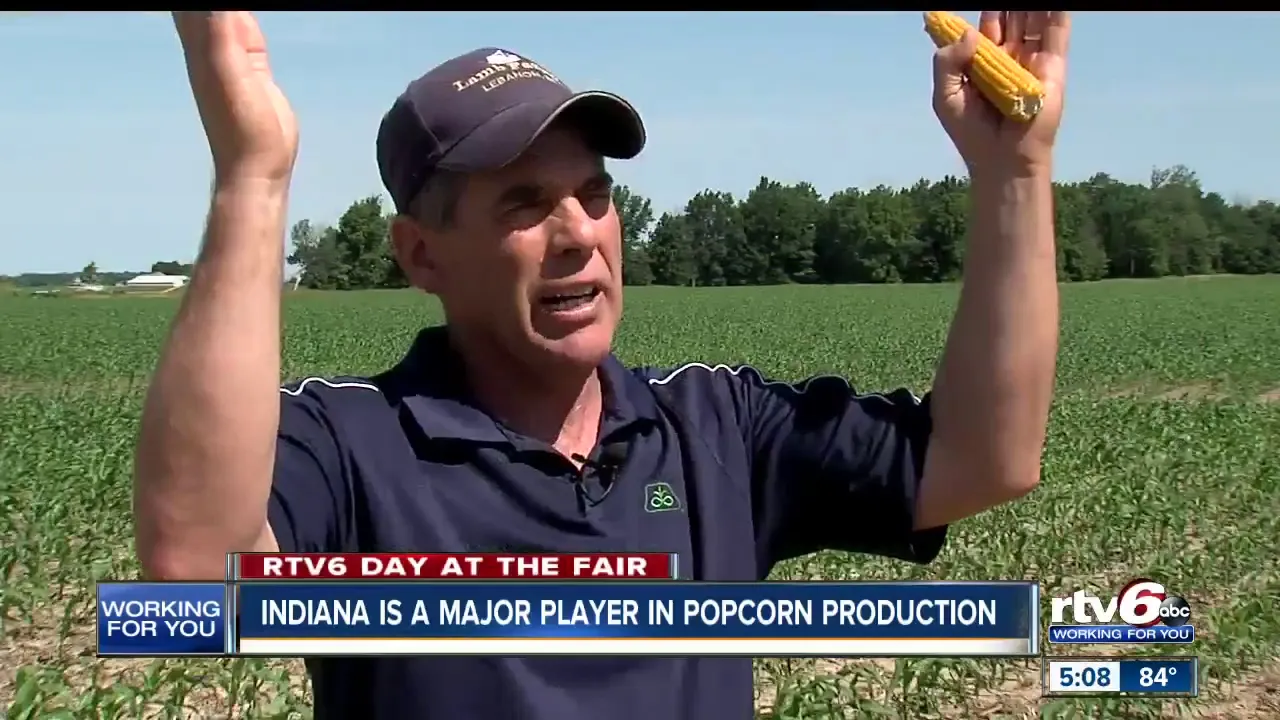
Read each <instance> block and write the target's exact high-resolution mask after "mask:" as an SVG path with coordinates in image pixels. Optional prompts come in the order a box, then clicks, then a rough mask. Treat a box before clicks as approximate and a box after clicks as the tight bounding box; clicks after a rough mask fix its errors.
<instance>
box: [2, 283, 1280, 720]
mask: <svg viewBox="0 0 1280 720" xmlns="http://www.w3.org/2000/svg"><path fill="white" fill-rule="evenodd" d="M955 296H956V288H955V287H954V286H878V287H841V288H830V287H781V288H742V289H709V290H684V289H664V288H652V289H651V288H641V289H634V290H631V291H629V295H628V307H627V319H626V321H625V322H624V323H623V328H622V331H621V334H620V337H619V339H618V351H619V354H620V355H621V356H622V357H623V359H624V360H626V361H629V362H635V363H646V364H659V365H661V364H674V363H679V362H682V361H688V360H705V361H724V362H750V363H753V364H755V365H757V366H759V367H761V368H762V369H764V370H766V371H767V372H769V373H772V374H773V375H775V376H778V377H782V378H799V377H801V376H804V375H809V374H814V373H831V372H835V373H841V374H844V375H847V376H849V377H850V378H852V379H853V380H854V381H855V383H856V384H857V385H859V386H860V388H861V389H886V388H889V387H891V386H895V385H901V384H905V385H909V386H911V387H913V388H915V389H917V390H919V389H923V388H925V387H927V385H928V383H929V379H930V376H931V374H932V370H933V367H934V363H935V362H936V360H937V358H938V355H939V352H940V350H941V347H942V340H943V335H944V332H945V330H946V326H947V323H948V321H949V319H950V313H951V308H952V307H953V304H954V301H955ZM176 306H177V304H176V302H175V300H174V299H172V298H119V299H108V300H102V301H82V300H76V299H71V298H61V299H35V298H18V297H14V298H4V299H0V347H3V351H2V352H0V504H3V507H2V508H0V607H2V608H3V615H2V616H0V621H2V622H3V623H4V625H3V632H2V636H3V644H2V645H0V658H3V660H2V661H0V699H3V701H4V703H5V704H6V705H7V707H8V709H9V717H10V718H36V717H47V718H55V717H57V718H116V717H173V718H177V717H223V718H226V717H253V718H275V717H279V718H286V717H306V716H308V710H307V703H308V696H307V689H306V679H305V676H304V674H303V673H302V672H301V671H300V666H298V665H297V664H296V663H284V662H256V661H253V662H251V661H235V662H178V661H155V662H150V661H112V662H97V661H95V660H94V659H93V657H92V645H93V641H92V636H91V631H92V629H93V628H92V621H91V613H92V610H93V581H94V580H95V579H98V578H121V579H123V578H132V577H135V575H136V567H137V565H136V563H135V561H134V559H133V557H132V539H131V538H132V532H131V519H130V498H129V492H130V490H129V488H130V464H131V453H132V443H133V439H134V432H135V427H136V424H137V418H138V412H139V405H140V398H141V394H142V388H143V385H144V382H145V379H146V377H147V374H148V373H149V371H150V369H151V368H152V366H153V364H154V362H155V358H156V353H157V350H158V348H159V345H160V342H161V340H162V338H163V337H164V333H165V327H166V323H167V321H168V319H169V318H170V317H171V315H172V313H173V312H174V310H175V308H176ZM438 319H439V311H438V308H437V307H436V305H435V304H434V303H433V302H431V301H429V300H427V299H425V298H423V297H422V296H420V295H418V294H414V293H410V292H404V291H385V292H382V291H371V292H359V293H346V294H344V293H331V294H326V293H307V292H302V293H296V294H291V295H290V296H289V298H288V301H287V311H286V326H285V334H286V343H285V362H284V372H285V374H286V375H287V376H290V377H293V376H299V375H303V374H324V373H362V372H372V371H377V370H380V369H383V368H384V367H386V366H387V365H389V364H391V363H392V362H394V361H396V360H397V359H398V357H399V355H400V353H401V352H402V351H403V350H404V349H405V347H406V346H407V344H408V342H409V341H410V339H411V338H412V336H413V334H414V332H415V331H416V330H417V329H418V328H420V327H421V326H422V325H424V324H428V323H432V322H435V321H437V320H438ZM1277 400H1280V279H1278V278H1275V277H1254V278H1212V279H1198V278H1186V279H1171V280H1158V281H1114V282H1104V283H1090V284H1075V285H1070V286H1064V288H1063V331H1062V353H1061V360H1060V363H1059V395H1058V400H1057V403H1056V405H1055V410H1054V416H1053V420H1052V423H1051V426H1050V427H1051V438H1050V441H1049V445H1048V448H1047V451H1046V454H1045V459H1044V480H1043V483H1042V485H1041V487H1040V489H1039V490H1037V491H1036V492H1035V493H1034V494H1033V495H1032V496H1030V497H1029V498H1028V499H1026V500H1023V501H1022V502H1019V503H1017V504H1016V505H1014V506H1012V507H1009V508H1005V509H1001V510H997V511H994V512H991V513H988V514H986V515H984V516H982V517H980V518H976V519H973V520H970V521H966V522H963V523H961V524H959V525H958V526H956V527H955V528H954V530H953V534H952V536H951V541H950V544H949V545H948V547H947V548H946V549H945V550H944V551H943V554H942V555H941V557H940V558H939V559H938V560H937V561H936V562H935V563H934V564H933V565H931V566H929V567H925V568H919V567H914V566H909V565H906V564H903V563H897V562H890V561H885V560H880V559H875V558H867V557H862V556H848V555H837V554H824V555H819V556H814V557H811V558H807V559H804V560H802V561H798V562H794V563H791V564H789V565H788V566H787V567H785V568H783V569H781V570H780V571H779V572H778V573H777V575H778V576H779V577H789V578H878V579H898V578H901V579H927V578H945V579H993V578H1012V579H1020V578H1032V579H1038V580H1040V581H1041V582H1042V583H1043V584H1044V590H1045V594H1046V595H1054V594H1058V593H1059V592H1064V591H1065V592H1070V591H1072V590H1077V589H1081V588H1089V589H1093V590H1094V591H1096V592H1098V593H1100V594H1107V595H1109V594H1110V593H1111V592H1113V591H1115V590H1116V589H1118V587H1119V585H1120V584H1121V583H1122V582H1123V581H1124V580H1126V579H1128V578H1130V577H1133V576H1135V575H1149V576H1151V577H1154V578H1157V579H1159V580H1162V581H1164V582H1165V584H1166V585H1167V586H1169V587H1170V588H1171V589H1172V590H1174V591H1177V592H1180V593H1181V594H1182V595H1183V596H1184V597H1186V598H1187V599H1188V601H1189V602H1190V603H1191V606H1192V608H1193V613H1194V615H1193V618H1192V622H1193V624H1194V625H1196V627H1197V630H1198V632H1199V637H1200V638H1201V640H1200V642H1199V643H1198V645H1197V646H1196V647H1195V649H1194V651H1195V652H1196V653H1198V654H1199V655H1200V657H1201V658H1202V667H1203V672H1204V677H1203V678H1202V683H1201V684H1202V689H1203V693H1204V696H1203V697H1202V698H1201V699H1200V700H1198V701H1195V702H1190V701H1182V702H1173V701H1169V702H1164V703H1160V702H1154V701H1111V702H1109V703H1102V702H1098V701H1093V702H1090V701H1083V700H1077V701H1072V702H1070V703H1067V702H1062V701H1059V702H1055V703H1052V704H1044V703H1041V701H1040V700H1039V698H1038V695H1039V686H1038V683H1039V675H1038V665H1035V664H1032V663H1028V662H1023V661H1007V662H995V661H969V660H965V661H937V660H919V661H899V662H891V661H876V662H872V661H866V662H849V661H811V660H761V661H759V662H758V664H757V667H758V682H757V690H758V693H759V695H760V699H759V705H760V707H761V714H762V716H764V717H774V718H808V719H816V718H852V717H866V718H881V717H896V718H929V717H948V718H970V717H1013V718H1020V717H1031V716H1036V715H1038V714H1039V713H1041V712H1043V714H1044V716H1045V717H1116V718H1129V717H1134V718H1145V717H1174V716H1197V717H1222V718H1232V717H1239V718H1264V717H1272V718H1274V717H1280V557H1278V556H1277V546H1280V402H1277ZM1045 611H1046V613H1047V607H1046V609H1045ZM1151 652H1157V650H1154V649H1153V650H1151ZM655 720H661V719H657V718H656V719H655Z"/></svg>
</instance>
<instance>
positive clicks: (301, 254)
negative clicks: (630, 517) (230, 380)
mask: <svg viewBox="0 0 1280 720" xmlns="http://www.w3.org/2000/svg"><path fill="white" fill-rule="evenodd" d="M967 185H968V182H967V180H963V179H958V178H954V177H946V178H943V179H942V180H940V181H936V182H932V181H929V180H920V181H919V182H917V183H916V184H915V185H912V186H911V187H909V188H890V187H885V186H880V187H875V188H871V189H869V190H862V189H857V188H849V189H847V190H842V191H840V192H837V193H835V194H833V195H831V196H830V197H823V196H822V195H821V194H819V193H818V192H817V191H816V190H815V189H814V187H813V186H812V185H810V184H808V183H798V184H794V185H789V184H784V183H780V182H777V181H775V180H770V179H768V178H761V179H760V182H759V183H758V184H757V185H756V187H755V188H754V189H752V190H751V191H750V192H748V193H747V194H746V196H745V197H742V198H740V199H739V198H735V197H734V196H733V195H732V194H731V193H727V192H722V191H716V190H704V191H702V192H700V193H698V194H697V195H695V196H694V197H693V198H691V199H690V200H689V202H688V203H687V204H686V205H685V206H684V208H682V209H681V210H679V211H675V212H667V213H663V214H661V215H660V216H659V215H656V213H655V212H654V210H653V205H652V202H651V201H650V200H649V199H648V198H646V197H644V196H643V195H641V194H639V193H638V192H636V191H634V190H632V189H631V188H628V187H627V186H625V185H621V186H618V187H616V188H615V189H614V204H615V206H616V207H617V210H618V215H619V217H620V218H621V223H622V229H623V258H624V259H623V273H624V279H625V281H626V283H627V284H628V285H651V284H656V285H683V286H718V285H773V284H781V283H826V284H841V283H897V282H911V283H919V282H945V281H949V280H954V279H956V278H958V277H959V275H960V269H961V264H962V262H963V259H964V244H965V243H964V237H965V232H966V225H967V215H968V212H969V203H968V187H967ZM1054 192H1055V199H1056V210H1055V211H1056V215H1057V218H1056V219H1057V232H1058V276H1059V278H1060V279H1061V280H1063V281H1081V280H1101V279H1104V278H1154V277H1162V276H1166V275H1201V274H1212V273H1236V274H1258V273H1277V272H1280V205H1277V204H1276V203H1274V202H1270V201H1261V202H1254V203H1246V202H1239V201H1235V202H1233V201H1228V200H1226V199H1225V198H1223V197H1222V196H1221V195H1219V194H1217V193H1213V192H1208V193H1206V192H1205V191H1204V190H1203V189H1202V188H1201V185H1200V182H1199V180H1198V179H1197V178H1196V175H1195V173H1194V172H1192V171H1191V170H1189V169H1187V168H1186V167H1183V166H1175V167H1173V168H1168V169H1156V170H1153V171H1152V173H1151V177H1150V180H1149V181H1148V182H1147V183H1146V184H1137V183H1125V182H1121V181H1118V180H1116V179H1114V178H1112V177H1110V176H1108V175H1106V174H1105V173H1100V174H1097V175H1094V176H1093V177H1091V178H1089V179H1088V180H1085V181H1083V182H1074V183H1056V184H1055V186H1054ZM390 220H391V214H390V212H389V211H388V210H387V209H386V208H385V207H384V206H383V202H382V199H381V197H379V196H376V195H375V196H370V197H366V198H363V199H360V200H357V201H356V202H354V203H352V205H351V206H350V207H349V208H347V211H346V212H345V213H343V214H342V217H340V218H339V219H338V222H337V223H336V224H334V225H330V226H326V225H321V224H317V223H313V222H312V221H310V220H302V221H300V222H298V223H296V224H295V225H294V226H293V228H292V230H291V243H292V247H293V251H292V254H291V255H290V256H289V261H290V262H291V263H292V264H294V265H297V266H300V267H301V268H302V276H301V285H303V286H305V287H311V288H316V289H325V290H353V289H360V288H390V287H404V286H405V285H406V284H407V283H406V281H405V278H404V275H403V273H401V272H400V269H399V267H398V266H397V264H396V262H395V260H394V258H393V257H392V255H391V252H390V248H389V244H388V241H387V240H388V229H389V226H390Z"/></svg>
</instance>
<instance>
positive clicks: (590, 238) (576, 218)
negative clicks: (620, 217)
mask: <svg viewBox="0 0 1280 720" xmlns="http://www.w3.org/2000/svg"><path fill="white" fill-rule="evenodd" d="M551 219H552V221H553V222H554V223H555V224H554V226H553V227H552V230H551V246H552V249H553V250H554V251H555V252H556V253H575V252H581V253H586V254H588V255H590V254H591V253H592V252H594V251H595V249H596V245H597V244H598V242H599V238H598V235H597V233H596V224H595V222H594V220H593V219H592V217H591V216H590V215H588V214H587V211H586V210H585V209H584V208H583V207H582V203H581V202H579V200H578V198H576V197H572V196H571V197H567V198H565V199H564V200H562V201H561V202H560V205H559V206H558V207H557V208H556V210H555V212H553V213H552V214H551Z"/></svg>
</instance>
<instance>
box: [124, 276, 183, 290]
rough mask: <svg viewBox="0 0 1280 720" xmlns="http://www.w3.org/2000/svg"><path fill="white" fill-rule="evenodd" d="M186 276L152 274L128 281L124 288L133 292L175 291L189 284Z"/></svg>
mask: <svg viewBox="0 0 1280 720" xmlns="http://www.w3.org/2000/svg"><path fill="white" fill-rule="evenodd" d="M188 279H189V278H187V276H186V275H163V274H159V273H156V274H150V275H138V276H137V277H134V278H130V279H129V280H126V281H125V283H124V286H125V287H126V288H129V289H133V290H174V289H176V288H180V287H183V286H184V285H186V284H187V280H188Z"/></svg>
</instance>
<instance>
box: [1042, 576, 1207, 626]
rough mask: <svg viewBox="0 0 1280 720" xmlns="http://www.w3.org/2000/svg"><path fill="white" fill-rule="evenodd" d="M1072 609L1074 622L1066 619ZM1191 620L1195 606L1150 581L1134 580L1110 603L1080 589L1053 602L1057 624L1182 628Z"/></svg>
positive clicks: (1143, 579) (1161, 585) (1052, 608)
mask: <svg viewBox="0 0 1280 720" xmlns="http://www.w3.org/2000/svg"><path fill="white" fill-rule="evenodd" d="M1068 609H1069V610H1071V615H1072V619H1071V620H1070V621H1068V620H1067V619H1066V618H1065V615H1066V611H1067V610H1068ZM1190 621H1191V605H1190V604H1188V603H1187V601H1186V600H1185V599H1183V598H1181V597H1178V596H1177V595H1172V594H1170V593H1169V592H1168V591H1167V590H1166V589H1165V586H1164V585H1163V584H1161V583H1158V582H1156V581H1155V580H1151V579H1149V578H1138V579H1136V580H1130V581H1129V582H1128V583H1127V584H1126V585H1125V586H1124V587H1123V588H1121V589H1120V592H1119V593H1117V594H1116V596H1115V597H1113V598H1111V600H1110V601H1109V602H1107V603H1106V604H1103V602H1102V598H1099V597H1098V596H1096V595H1094V594H1093V593H1091V592H1088V591H1087V590H1077V591H1076V592H1074V593H1072V594H1071V596H1070V597H1065V598H1062V597H1057V598H1053V599H1052V601H1051V614H1050V622H1051V623H1052V624H1054V625H1062V624H1069V623H1071V622H1074V623H1075V624H1079V625H1084V624H1091V623H1098V624H1112V623H1117V622H1120V623H1124V624H1125V625H1130V626H1132V627H1152V626H1153V625H1158V624H1161V623H1163V624H1165V625H1168V626H1169V627H1178V626H1180V625H1186V624H1187V623H1188V622H1190Z"/></svg>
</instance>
